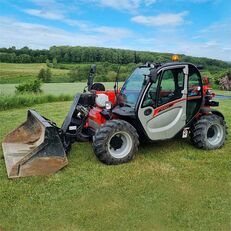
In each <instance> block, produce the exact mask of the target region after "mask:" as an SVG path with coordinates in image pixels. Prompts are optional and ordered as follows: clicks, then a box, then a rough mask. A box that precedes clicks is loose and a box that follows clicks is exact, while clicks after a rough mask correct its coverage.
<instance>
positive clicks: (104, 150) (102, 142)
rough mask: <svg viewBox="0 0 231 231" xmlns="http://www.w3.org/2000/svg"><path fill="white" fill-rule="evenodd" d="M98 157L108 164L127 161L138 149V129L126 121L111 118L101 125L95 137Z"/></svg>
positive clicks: (94, 141) (94, 145)
mask: <svg viewBox="0 0 231 231" xmlns="http://www.w3.org/2000/svg"><path fill="white" fill-rule="evenodd" d="M92 145H93V150H94V152H95V155H96V156H97V158H98V159H99V160H100V161H101V162H103V163H105V164H108V165H116V164H123V163H127V162H129V161H130V160H132V159H133V157H134V154H135V152H137V150H138V145H139V139H138V134H137V131H136V129H135V128H134V127H133V126H132V125H131V124H129V123H128V122H126V121H123V120H111V121H108V122H106V123H105V124H103V125H101V126H100V128H99V129H97V131H96V133H95V136H94V137H93V144H92Z"/></svg>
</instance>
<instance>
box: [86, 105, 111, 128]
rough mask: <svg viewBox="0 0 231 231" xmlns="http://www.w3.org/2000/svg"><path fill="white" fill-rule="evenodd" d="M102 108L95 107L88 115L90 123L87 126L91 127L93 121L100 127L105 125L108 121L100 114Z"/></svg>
mask: <svg viewBox="0 0 231 231" xmlns="http://www.w3.org/2000/svg"><path fill="white" fill-rule="evenodd" d="M102 110H103V109H102V108H99V107H93V108H92V109H91V110H90V111H89V114H88V121H87V124H88V126H89V120H93V121H94V122H95V123H97V124H98V125H101V124H104V123H105V122H106V119H105V118H104V117H103V116H102V115H101V114H100V112H101V111H102Z"/></svg>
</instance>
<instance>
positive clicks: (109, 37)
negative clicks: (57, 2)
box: [0, 17, 132, 49]
mask: <svg viewBox="0 0 231 231" xmlns="http://www.w3.org/2000/svg"><path fill="white" fill-rule="evenodd" d="M96 32H97V33H96ZM0 34H1V39H0V47H9V46H13V45H14V46H16V47H23V46H29V47H31V48H36V49H38V48H39V49H43V48H49V47H50V46H53V45H57V46H58V45H69V46H104V47H105V46H106V47H120V46H122V45H123V44H122V39H126V38H128V37H129V36H131V35H132V33H131V32H130V31H129V30H126V29H124V28H113V27H95V28H94V29H92V30H90V28H88V31H87V32H86V33H83V32H82V33H80V32H76V33H74V32H67V31H65V30H62V29H59V28H56V27H50V26H44V25H41V24H34V23H27V22H22V21H17V20H15V19H12V18H6V17H0Z"/></svg>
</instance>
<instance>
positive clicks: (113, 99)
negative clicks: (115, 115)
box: [96, 91, 116, 106]
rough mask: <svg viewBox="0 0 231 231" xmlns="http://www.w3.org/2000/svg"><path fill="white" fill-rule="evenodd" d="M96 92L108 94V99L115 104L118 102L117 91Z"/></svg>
mask: <svg viewBox="0 0 231 231" xmlns="http://www.w3.org/2000/svg"><path fill="white" fill-rule="evenodd" d="M96 94H105V95H107V96H108V99H109V101H110V102H111V103H112V105H113V106H114V105H115V104H116V95H115V91H96Z"/></svg>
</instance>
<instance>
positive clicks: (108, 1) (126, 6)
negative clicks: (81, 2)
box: [87, 0, 156, 13]
mask: <svg viewBox="0 0 231 231" xmlns="http://www.w3.org/2000/svg"><path fill="white" fill-rule="evenodd" d="M87 1H88V2H91V3H95V4H97V5H99V6H101V7H109V8H113V9H115V10H119V11H129V12H134V11H136V10H138V9H139V8H141V7H142V6H145V7H147V6H150V5H152V4H154V3H155V2H156V0H87ZM129 12H128V13H129Z"/></svg>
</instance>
